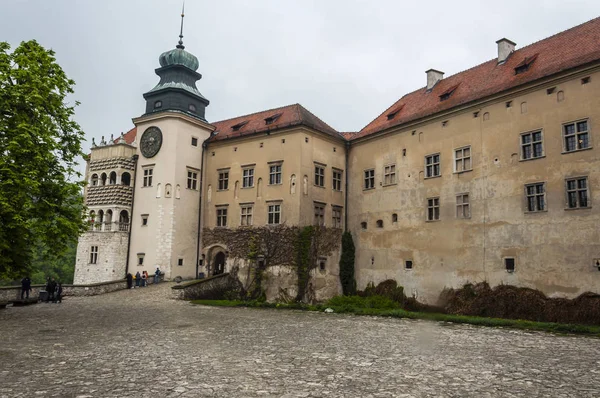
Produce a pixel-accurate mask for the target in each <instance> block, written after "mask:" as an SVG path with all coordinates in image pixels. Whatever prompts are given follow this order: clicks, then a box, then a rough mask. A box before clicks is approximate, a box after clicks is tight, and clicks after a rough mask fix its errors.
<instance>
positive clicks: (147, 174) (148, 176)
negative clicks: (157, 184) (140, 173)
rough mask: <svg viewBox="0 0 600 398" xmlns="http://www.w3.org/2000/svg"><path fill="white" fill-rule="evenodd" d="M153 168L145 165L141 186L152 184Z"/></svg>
mask: <svg viewBox="0 0 600 398" xmlns="http://www.w3.org/2000/svg"><path fill="white" fill-rule="evenodd" d="M153 171H154V169H153V168H151V167H147V168H145V169H144V179H143V182H142V186H144V187H151V186H152V173H153Z"/></svg>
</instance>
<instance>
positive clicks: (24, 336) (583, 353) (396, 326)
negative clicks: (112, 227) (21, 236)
mask: <svg viewBox="0 0 600 398" xmlns="http://www.w3.org/2000/svg"><path fill="white" fill-rule="evenodd" d="M169 286H170V285H169V284H162V285H160V286H155V287H154V286H152V287H149V288H146V289H136V290H129V291H120V292H116V293H111V294H107V295H103V296H96V297H77V298H67V299H66V300H65V301H64V302H63V304H62V305H61V304H38V305H34V306H29V307H20V308H10V307H9V308H7V309H6V310H1V311H0V335H1V337H2V339H1V344H2V345H1V346H0V396H1V397H35V396H42V397H256V396H262V397H327V396H330V397H342V396H344V397H525V396H527V397H598V396H600V340H598V339H593V338H584V337H572V336H569V337H561V336H554V335H550V334H544V333H527V332H521V331H513V330H502V329H492V328H479V327H472V326H464V325H450V324H440V323H430V322H425V321H408V320H406V321H405V320H396V319H381V318H368V317H354V316H347V315H336V314H323V313H306V312H299V311H274V310H259V309H236V308H212V307H203V306H194V305H192V304H189V303H187V302H181V301H175V300H171V299H169V298H168V297H169V290H170V289H169Z"/></svg>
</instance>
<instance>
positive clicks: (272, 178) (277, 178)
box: [269, 163, 281, 185]
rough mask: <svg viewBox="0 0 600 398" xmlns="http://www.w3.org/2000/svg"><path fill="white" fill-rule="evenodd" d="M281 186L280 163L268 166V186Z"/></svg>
mask: <svg viewBox="0 0 600 398" xmlns="http://www.w3.org/2000/svg"><path fill="white" fill-rule="evenodd" d="M279 184H281V163H277V164H271V165H269V185H279Z"/></svg>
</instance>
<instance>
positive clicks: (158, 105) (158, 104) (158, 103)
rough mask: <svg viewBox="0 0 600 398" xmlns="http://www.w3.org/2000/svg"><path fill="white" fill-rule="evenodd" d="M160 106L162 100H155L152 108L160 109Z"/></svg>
mask: <svg viewBox="0 0 600 398" xmlns="http://www.w3.org/2000/svg"><path fill="white" fill-rule="evenodd" d="M160 108H162V101H156V102H155V103H154V109H160Z"/></svg>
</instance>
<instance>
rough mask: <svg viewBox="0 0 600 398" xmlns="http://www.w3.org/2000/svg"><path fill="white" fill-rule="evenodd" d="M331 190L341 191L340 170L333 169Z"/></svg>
mask: <svg viewBox="0 0 600 398" xmlns="http://www.w3.org/2000/svg"><path fill="white" fill-rule="evenodd" d="M333 190H334V191H341V190H342V170H338V169H333Z"/></svg>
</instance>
